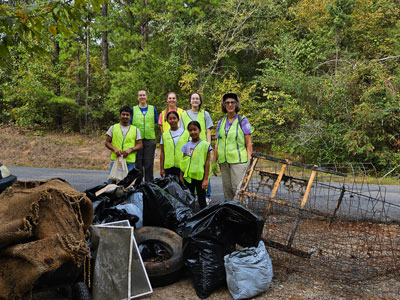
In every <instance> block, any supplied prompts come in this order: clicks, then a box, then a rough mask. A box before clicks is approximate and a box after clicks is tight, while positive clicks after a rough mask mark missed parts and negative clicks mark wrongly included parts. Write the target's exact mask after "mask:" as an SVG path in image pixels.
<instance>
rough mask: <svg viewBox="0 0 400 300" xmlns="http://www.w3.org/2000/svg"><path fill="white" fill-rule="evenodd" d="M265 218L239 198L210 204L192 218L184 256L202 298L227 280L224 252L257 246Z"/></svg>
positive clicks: (185, 242)
mask: <svg viewBox="0 0 400 300" xmlns="http://www.w3.org/2000/svg"><path fill="white" fill-rule="evenodd" d="M263 224H264V222H263V220H262V219H261V218H259V217H258V216H256V215H255V214H253V213H252V212H251V211H249V210H247V209H246V208H244V207H243V206H241V205H240V204H238V203H236V202H224V203H220V204H215V205H212V206H208V207H206V208H204V209H203V210H201V211H200V212H198V213H197V214H195V215H194V216H193V217H192V218H190V219H189V220H188V221H187V223H186V227H185V229H184V233H183V242H184V244H183V249H184V252H183V256H184V259H185V265H186V266H187V267H188V268H189V270H190V272H191V274H192V279H193V285H194V287H195V290H196V293H197V295H198V296H199V297H200V298H208V297H209V296H210V294H211V293H212V291H213V290H215V289H216V288H218V287H219V286H220V285H222V284H224V283H225V281H226V277H225V267H224V256H225V255H227V254H230V253H231V252H233V251H234V250H235V245H236V244H239V245H241V246H243V247H255V246H257V245H258V243H259V241H260V238H261V233H262V229H263Z"/></svg>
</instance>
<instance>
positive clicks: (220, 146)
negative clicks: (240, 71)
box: [105, 90, 253, 208]
mask: <svg viewBox="0 0 400 300" xmlns="http://www.w3.org/2000/svg"><path fill="white" fill-rule="evenodd" d="M166 101H167V103H168V107H167V108H166V109H165V110H163V111H162V112H161V113H160V114H159V115H158V114H157V110H156V108H155V107H154V106H152V105H149V104H147V92H146V91H145V90H140V91H139V92H138V102H139V103H138V105H135V106H133V107H132V108H131V107H129V106H123V107H121V109H120V123H117V124H114V125H112V126H111V127H110V128H109V129H108V131H107V133H106V142H105V145H106V147H107V148H108V149H110V150H111V165H110V170H111V169H112V166H113V164H114V160H115V159H116V158H117V157H118V156H122V157H123V158H125V159H126V162H127V166H128V171H130V170H132V169H133V168H136V169H138V170H140V171H141V172H142V173H143V174H144V180H145V181H152V180H153V179H154V175H153V170H154V155H155V149H156V134H155V130H156V127H157V125H159V127H160V130H161V133H162V136H161V141H160V175H161V176H162V177H164V176H168V175H174V176H178V177H179V179H180V181H181V182H182V183H184V184H186V186H188V188H189V190H190V191H191V193H192V194H193V195H197V198H198V202H199V205H200V207H201V208H204V207H205V206H207V204H208V201H209V199H210V196H211V185H210V179H209V178H210V170H211V168H213V169H217V168H218V165H219V169H220V170H221V176H222V186H223V191H224V199H225V201H230V200H233V198H234V196H235V192H236V189H237V187H238V185H239V183H240V180H241V178H242V176H243V173H244V171H245V169H246V166H247V161H248V160H249V159H250V157H251V154H252V152H253V146H252V142H251V133H252V127H251V125H250V123H249V121H248V119H247V118H246V117H244V116H241V115H239V111H240V102H239V98H238V96H237V94H234V93H227V94H225V95H224V96H223V97H222V102H221V109H222V111H223V112H224V113H225V116H224V117H223V118H222V119H221V120H219V121H218V124H217V130H216V136H215V138H216V143H215V145H214V154H212V151H213V147H212V146H211V128H212V127H213V126H214V125H213V122H212V119H211V116H210V114H209V113H208V112H207V111H205V110H204V109H202V108H201V106H202V104H203V100H202V98H201V95H200V94H199V93H192V94H191V95H190V97H189V106H190V109H189V110H186V111H185V110H183V109H181V108H178V107H177V96H176V93H174V92H170V93H168V95H167V100H166Z"/></svg>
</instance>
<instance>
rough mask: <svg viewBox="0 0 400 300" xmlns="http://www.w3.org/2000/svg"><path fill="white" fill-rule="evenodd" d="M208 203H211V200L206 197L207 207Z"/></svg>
mask: <svg viewBox="0 0 400 300" xmlns="http://www.w3.org/2000/svg"><path fill="white" fill-rule="evenodd" d="M210 203H211V198H208V197H207V198H206V204H207V205H210Z"/></svg>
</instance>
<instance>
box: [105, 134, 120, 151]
mask: <svg viewBox="0 0 400 300" xmlns="http://www.w3.org/2000/svg"><path fill="white" fill-rule="evenodd" d="M111 142H112V138H111V136H109V135H106V143H105V145H106V147H107V148H108V149H110V150H111V151H113V152H115V154H117V156H120V155H121V154H122V151H121V150H119V149H118V148H117V147H114V146H113V145H112V144H111Z"/></svg>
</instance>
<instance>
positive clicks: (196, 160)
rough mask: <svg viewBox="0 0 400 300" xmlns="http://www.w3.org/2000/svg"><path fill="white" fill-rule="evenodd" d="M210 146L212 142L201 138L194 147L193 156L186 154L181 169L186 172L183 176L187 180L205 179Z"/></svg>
mask: <svg viewBox="0 0 400 300" xmlns="http://www.w3.org/2000/svg"><path fill="white" fill-rule="evenodd" d="M209 148H210V143H209V142H206V141H204V140H201V141H200V142H199V143H198V144H197V145H196V147H195V148H194V149H193V152H192V156H184V157H183V158H182V160H181V171H182V172H183V173H184V174H183V178H185V180H186V181H187V182H189V183H190V182H191V179H196V180H203V178H204V168H205V165H206V161H207V154H208V149H209Z"/></svg>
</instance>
